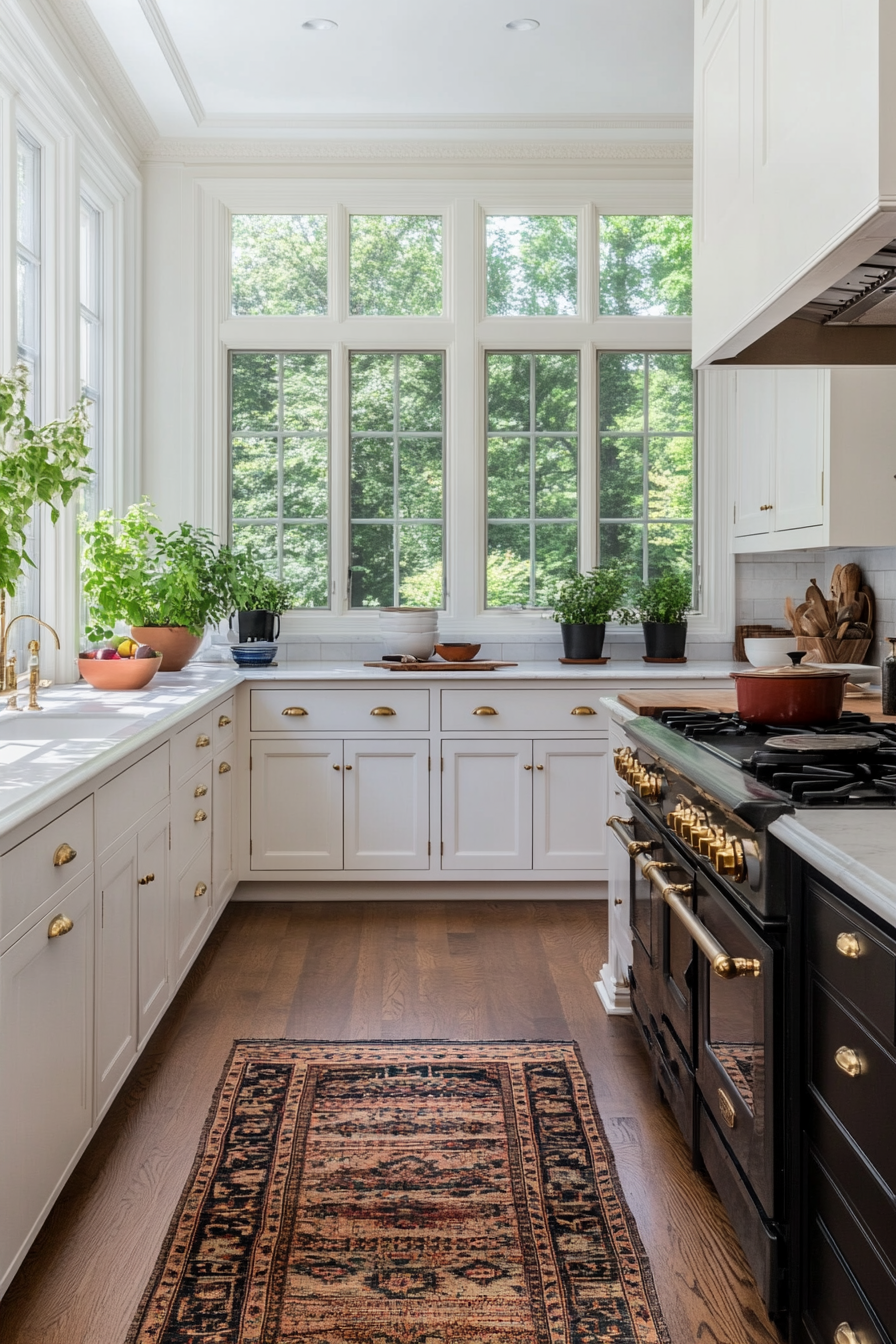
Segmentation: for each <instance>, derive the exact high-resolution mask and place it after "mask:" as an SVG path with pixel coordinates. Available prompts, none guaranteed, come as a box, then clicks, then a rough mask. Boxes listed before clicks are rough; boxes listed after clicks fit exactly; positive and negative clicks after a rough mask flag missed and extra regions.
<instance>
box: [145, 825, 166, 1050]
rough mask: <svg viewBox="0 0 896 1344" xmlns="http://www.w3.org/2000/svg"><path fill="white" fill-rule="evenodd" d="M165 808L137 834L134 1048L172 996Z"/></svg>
mask: <svg viewBox="0 0 896 1344" xmlns="http://www.w3.org/2000/svg"><path fill="white" fill-rule="evenodd" d="M170 834H171V832H170V822H169V811H168V808H167V807H166V808H164V809H163V811H162V812H160V813H159V815H158V816H157V817H155V818H154V819H153V820H152V821H151V822H148V823H147V824H146V825H145V826H144V827H143V829H142V830H141V831H140V834H139V835H138V836H137V1048H138V1050H139V1049H141V1048H142V1046H143V1043H144V1041H145V1040H146V1038H147V1036H149V1034H150V1032H151V1031H152V1030H153V1028H154V1027H155V1026H156V1024H157V1023H158V1021H159V1018H160V1017H161V1016H162V1014H163V1013H164V1011H165V1009H166V1007H167V1006H168V1001H169V999H170V998H171V988H172V985H171V975H170V972H169V961H170V950H169V949H170V939H169V935H168V868H169V864H168V855H169V852H170V851H169V844H170Z"/></svg>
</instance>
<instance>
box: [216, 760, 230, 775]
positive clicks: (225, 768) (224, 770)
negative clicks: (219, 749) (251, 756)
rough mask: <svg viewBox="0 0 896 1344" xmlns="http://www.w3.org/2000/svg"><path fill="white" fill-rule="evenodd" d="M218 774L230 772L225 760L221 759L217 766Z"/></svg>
mask: <svg viewBox="0 0 896 1344" xmlns="http://www.w3.org/2000/svg"><path fill="white" fill-rule="evenodd" d="M218 774H219V775H229V774H230V766H229V765H228V764H227V762H226V761H222V762H221V764H220V765H219V766H218Z"/></svg>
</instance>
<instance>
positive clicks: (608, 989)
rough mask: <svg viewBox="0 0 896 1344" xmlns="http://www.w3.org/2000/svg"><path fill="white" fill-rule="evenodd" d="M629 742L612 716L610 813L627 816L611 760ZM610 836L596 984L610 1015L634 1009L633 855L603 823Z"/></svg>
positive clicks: (609, 754) (608, 792)
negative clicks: (603, 942) (603, 940)
mask: <svg viewBox="0 0 896 1344" xmlns="http://www.w3.org/2000/svg"><path fill="white" fill-rule="evenodd" d="M626 745H628V738H627V737H626V736H625V733H624V731H623V729H622V727H621V726H620V725H619V724H618V723H615V722H613V721H612V720H611V722H610V740H609V743H608V746H607V751H608V756H607V794H608V808H607V814H608V816H617V817H623V818H625V817H628V816H630V815H631V808H630V806H629V803H628V799H627V798H626V796H625V792H624V790H625V785H624V783H623V781H622V779H621V778H620V777H619V775H617V773H616V770H615V768H614V766H613V763H612V754H613V752H614V751H615V750H618V749H621V748H622V747H624V746H626ZM604 832H605V834H606V836H607V932H608V935H609V937H608V939H607V944H608V946H607V960H606V961H605V962H604V964H603V966H602V967H601V969H600V978H599V979H598V980H596V981H595V984H594V988H595V989H596V990H597V995H598V998H599V999H600V1001H601V1003H602V1004H603V1007H604V1010H605V1011H606V1012H607V1013H608V1014H609V1015H610V1016H611V1017H615V1016H625V1015H627V1014H629V1013H630V1012H631V989H630V986H629V979H628V973H629V967H630V966H631V962H632V937H631V929H630V925H629V920H630V914H629V902H630V888H629V879H630V877H631V862H632V861H631V859H630V858H629V856H628V853H627V851H626V850H625V848H624V847H623V845H622V844H621V843H620V842H619V840H618V839H617V838H616V836H615V835H613V833H612V832H611V831H610V830H609V829H608V828H607V826H606V822H605V823H604Z"/></svg>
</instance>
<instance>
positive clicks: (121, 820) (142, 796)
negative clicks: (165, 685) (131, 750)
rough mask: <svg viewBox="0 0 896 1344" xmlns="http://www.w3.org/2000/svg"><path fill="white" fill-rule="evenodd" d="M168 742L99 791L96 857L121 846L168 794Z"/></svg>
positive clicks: (97, 800) (97, 798) (97, 799)
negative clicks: (140, 821) (130, 832)
mask: <svg viewBox="0 0 896 1344" xmlns="http://www.w3.org/2000/svg"><path fill="white" fill-rule="evenodd" d="M168 786H169V764H168V744H167V742H166V743H165V745H164V746H163V747H157V748H156V750H155V751H152V752H150V754H149V755H148V756H144V758H143V760H142V761H137V763H136V764H135V765H131V766H129V767H128V769H127V770H124V771H122V773H121V774H120V775H116V776H115V778H114V779H112V780H110V781H109V783H108V784H104V785H103V787H102V788H101V789H98V790H97V795H96V840H97V845H96V848H97V856H99V855H101V854H103V853H104V852H105V851H106V850H107V849H108V848H109V847H110V845H118V844H120V842H121V841H122V840H123V839H124V837H125V835H127V833H128V832H129V831H133V829H134V827H135V826H136V825H137V823H138V822H139V820H140V818H141V817H144V816H147V815H148V814H149V813H150V812H153V811H155V809H156V808H157V807H158V805H159V803H161V802H164V800H165V799H166V798H167V797H168Z"/></svg>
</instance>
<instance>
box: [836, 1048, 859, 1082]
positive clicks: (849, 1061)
mask: <svg viewBox="0 0 896 1344" xmlns="http://www.w3.org/2000/svg"><path fill="white" fill-rule="evenodd" d="M834 1063H835V1064H836V1065H837V1068H838V1069H841V1070H842V1071H843V1073H846V1074H848V1075H849V1077H850V1078H858V1076H859V1074H860V1073H864V1072H865V1061H864V1059H863V1058H862V1056H861V1055H860V1054H859V1052H858V1050H851V1049H850V1047H849V1046H848V1045H841V1047H840V1049H839V1050H838V1051H837V1053H836V1054H835V1055H834Z"/></svg>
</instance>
